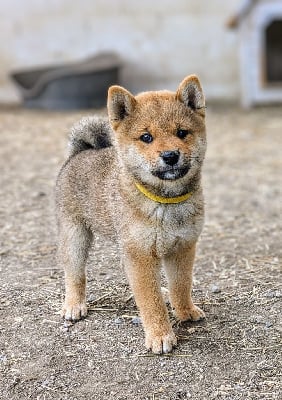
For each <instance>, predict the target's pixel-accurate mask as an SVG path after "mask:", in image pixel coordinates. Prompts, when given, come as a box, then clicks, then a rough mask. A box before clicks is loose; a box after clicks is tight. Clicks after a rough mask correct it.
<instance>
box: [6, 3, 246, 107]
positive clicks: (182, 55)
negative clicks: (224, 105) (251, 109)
mask: <svg viewBox="0 0 282 400" xmlns="http://www.w3.org/2000/svg"><path fill="white" fill-rule="evenodd" d="M240 4H241V0H229V1H225V0H155V1H153V0H81V1H71V0H47V1H46V0H0V10H1V11H0V29H1V40H0V101H1V102H9V101H14V100H17V99H18V93H17V91H16V89H15V87H14V86H13V84H12V83H11V82H10V80H9V79H8V74H9V71H11V70H13V69H18V68H22V67H24V68H26V67H31V66H34V65H45V64H53V63H61V62H65V61H75V60H79V59H83V58H84V57H87V56H89V55H92V54H94V53H97V52H99V51H105V50H106V51H107V50H115V51H116V52H118V53H119V54H120V55H121V57H122V58H123V60H124V62H125V67H124V69H123V74H122V83H123V84H124V85H125V86H126V87H127V88H128V89H130V90H132V91H133V92H138V91H142V90H147V89H160V88H167V89H174V88H175V87H176V86H177V84H178V82H179V81H180V80H181V79H182V78H183V77H184V76H185V75H187V74H190V73H197V74H198V75H199V77H200V78H201V80H202V83H203V86H204V89H205V92H206V95H207V97H208V99H222V98H228V99H236V98H238V97H239V65H238V64H239V62H238V49H237V47H238V44H237V34H236V32H230V31H228V30H227V29H226V27H225V24H226V20H227V19H228V17H229V16H230V15H232V14H233V13H234V11H235V12H236V10H237V9H238V6H239V5H240Z"/></svg>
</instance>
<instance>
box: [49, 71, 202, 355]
mask: <svg viewBox="0 0 282 400" xmlns="http://www.w3.org/2000/svg"><path fill="white" fill-rule="evenodd" d="M108 116H109V118H108V119H102V118H94V117H93V118H88V119H84V120H82V121H81V122H79V123H78V124H77V125H76V126H75V127H74V128H73V130H72V134H71V138H70V156H69V158H68V160H67V161H66V162H65V164H64V166H63V167H62V169H61V171H60V174H59V177H58V180H57V186H56V204H57V217H58V226H59V248H58V257H59V262H60V263H61V264H62V266H63V267H64V270H65V284H66V296H65V303H64V306H63V310H62V314H63V316H64V317H65V318H66V319H67V320H74V321H75V320H79V319H80V318H82V317H84V316H86V314H87V308H86V297H85V290H86V275H85V263H86V259H87V255H88V250H89V247H90V245H91V242H92V237H93V235H95V233H96V232H97V233H99V235H106V236H108V237H110V238H112V239H113V240H115V241H117V243H118V246H119V250H120V258H121V263H122V266H123V267H124V269H125V271H126V273H127V276H128V279H129V283H130V286H131V288H132V291H133V294H134V297H135V301H136V304H137V306H138V308H139V310H140V315H141V319H142V323H143V327H144V331H145V345H146V347H147V349H151V350H152V351H153V352H154V353H167V352H170V351H171V350H172V348H173V346H175V345H176V336H175V334H174V332H173V329H172V326H171V323H170V321H169V317H168V311H167V308H166V305H165V302H164V300H163V298H162V294H161V287H160V268H161V267H163V268H164V270H165V273H166V277H167V281H168V290H169V297H170V303H171V306H172V307H173V309H174V312H175V315H176V317H177V318H178V319H179V320H181V321H185V320H193V321H196V320H199V319H201V318H204V312H203V311H202V310H201V309H200V308H198V307H197V306H195V305H194V304H193V301H192V298H191V290H192V289H191V288H192V270H193V262H194V257H195V249H196V242H197V239H198V237H199V235H200V233H201V230H202V226H203V222H204V203H203V194H202V188H201V168H202V164H203V160H204V156H205V150H206V133H205V100H204V95H203V92H202V88H201V85H200V82H199V80H198V78H197V77H196V76H195V75H191V76H188V77H186V78H185V79H184V80H183V81H182V82H181V84H180V85H179V87H178V89H177V91H176V92H175V93H174V92H169V91H156V92H144V93H140V94H138V95H137V96H133V95H132V94H131V93H130V92H129V91H127V90H126V89H124V88H122V87H120V86H112V87H110V89H109V93H108Z"/></svg>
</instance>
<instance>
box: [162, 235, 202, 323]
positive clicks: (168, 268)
mask: <svg viewBox="0 0 282 400" xmlns="http://www.w3.org/2000/svg"><path fill="white" fill-rule="evenodd" d="M195 251H196V243H194V244H192V245H191V244H188V245H186V246H180V247H179V248H178V249H177V250H176V251H175V253H173V254H171V255H169V256H166V257H165V258H164V259H163V264H164V268H165V272H166V276H167V279H168V289H169V296H170V302H171V305H172V307H173V309H174V312H175V314H176V317H177V318H178V319H179V320H180V321H186V320H192V321H198V320H200V319H202V318H205V313H204V311H202V310H201V309H200V308H199V307H197V306H195V305H194V303H193V301H192V297H191V293H192V274H193V264H194V258H195Z"/></svg>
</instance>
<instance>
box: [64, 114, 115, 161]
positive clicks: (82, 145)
mask: <svg viewBox="0 0 282 400" xmlns="http://www.w3.org/2000/svg"><path fill="white" fill-rule="evenodd" d="M110 132H111V126H110V124H109V121H108V119H107V118H103V117H85V118H82V119H81V120H80V121H79V122H77V123H76V124H75V125H74V126H73V128H72V130H71V133H70V137H69V157H73V156H75V155H76V154H78V153H80V152H81V151H84V150H89V149H93V150H99V149H103V148H105V147H110V146H111V145H112V143H111V137H110Z"/></svg>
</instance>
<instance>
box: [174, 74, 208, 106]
mask: <svg viewBox="0 0 282 400" xmlns="http://www.w3.org/2000/svg"><path fill="white" fill-rule="evenodd" d="M176 98H177V100H179V101H181V102H182V103H184V104H185V105H186V106H187V107H190V108H192V110H197V109H204V108H205V97H204V94H203V90H202V87H201V84H200V81H199V79H198V77H197V76H196V75H189V76H187V77H186V78H185V79H184V80H183V81H182V82H181V83H180V85H179V87H178V90H177V92H176Z"/></svg>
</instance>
